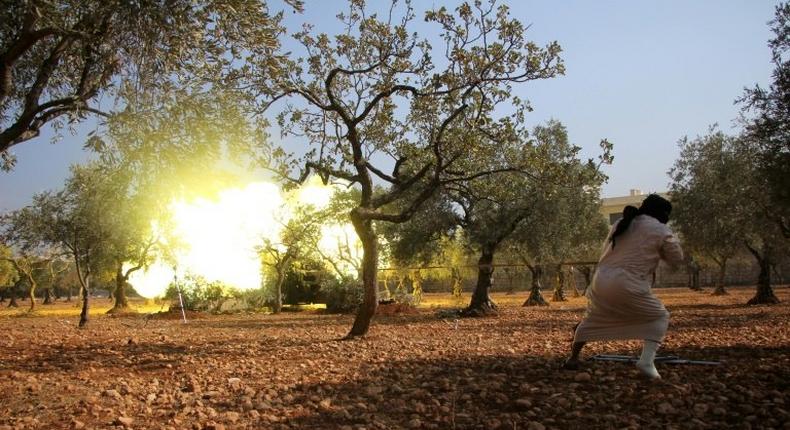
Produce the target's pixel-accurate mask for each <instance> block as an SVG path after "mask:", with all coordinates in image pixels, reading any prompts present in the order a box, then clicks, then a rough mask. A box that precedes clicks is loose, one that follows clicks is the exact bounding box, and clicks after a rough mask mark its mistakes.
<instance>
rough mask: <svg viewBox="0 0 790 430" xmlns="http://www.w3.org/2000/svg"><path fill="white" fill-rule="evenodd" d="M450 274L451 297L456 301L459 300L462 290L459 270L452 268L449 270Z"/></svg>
mask: <svg viewBox="0 0 790 430" xmlns="http://www.w3.org/2000/svg"><path fill="white" fill-rule="evenodd" d="M450 273H451V276H452V279H453V287H452V288H453V297H455V298H456V299H460V298H461V293H462V288H463V284H462V281H463V278H462V277H461V269H459V268H457V267H452V268H451V269H450Z"/></svg>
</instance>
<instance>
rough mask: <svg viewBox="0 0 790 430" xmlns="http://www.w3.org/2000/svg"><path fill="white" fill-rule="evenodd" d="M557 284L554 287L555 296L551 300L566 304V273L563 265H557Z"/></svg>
mask: <svg viewBox="0 0 790 430" xmlns="http://www.w3.org/2000/svg"><path fill="white" fill-rule="evenodd" d="M554 280H555V282H556V284H555V285H554V295H553V296H552V298H551V301H553V302H566V301H568V299H566V298H565V272H564V271H563V270H562V265H561V264H558V265H557V274H556V275H555V278H554Z"/></svg>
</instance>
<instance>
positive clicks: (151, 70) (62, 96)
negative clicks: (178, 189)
mask: <svg viewBox="0 0 790 430" xmlns="http://www.w3.org/2000/svg"><path fill="white" fill-rule="evenodd" d="M289 3H290V4H291V5H292V6H293V7H294V8H296V9H298V10H300V8H301V2H300V1H290V2H289ZM281 18H282V15H281V14H278V13H273V12H272V11H270V10H269V9H268V7H267V6H266V4H265V3H263V2H260V1H257V0H221V1H203V0H197V1H192V0H174V1H168V2H166V3H161V2H145V3H139V2H126V1H103V0H88V1H82V0H80V1H76V0H56V1H51V2H34V1H16V2H13V1H12V2H10V3H9V2H4V3H3V7H2V8H0V40H2V41H3V43H2V46H0V56H1V57H2V60H3V61H2V63H3V67H2V68H0V73H2V77H0V154H2V156H3V161H5V164H4V167H6V168H10V166H11V165H13V162H14V157H13V155H11V154H10V153H9V152H7V150H8V149H9V148H10V147H11V146H13V145H15V144H18V143H21V142H24V141H26V140H29V139H32V138H35V137H37V136H38V135H39V133H40V130H41V128H42V127H43V126H44V125H46V124H48V123H54V124H55V126H56V128H60V127H62V126H63V125H65V124H66V123H75V122H78V121H81V120H82V119H83V118H84V117H85V116H86V115H87V114H99V115H102V116H105V117H106V116H112V115H113V114H114V113H112V112H101V111H100V109H101V108H102V107H104V106H108V105H113V104H112V103H102V104H101V105H100V103H99V100H100V99H101V97H102V96H111V97H114V98H116V99H117V102H118V103H115V104H114V105H115V106H123V107H126V108H128V107H135V106H141V105H149V106H150V107H152V108H154V107H155V106H159V105H160V104H161V102H163V101H165V100H168V99H171V98H173V97H178V95H179V92H180V91H183V90H184V88H192V89H195V88H203V89H209V90H211V89H213V88H214V87H219V86H224V85H226V84H228V85H234V84H236V83H238V82H239V81H241V80H243V79H244V78H245V77H246V78H247V79H249V78H251V77H257V76H262V75H264V76H265V75H272V74H275V73H277V70H278V69H277V67H276V61H275V59H274V58H273V57H272V55H271V53H272V52H273V50H274V49H276V48H277V47H278V46H279V40H278V36H279V34H280V33H281V32H282V31H283V30H282V28H281V27H280V25H279V22H280V20H281ZM141 29H144V31H141ZM252 60H254V61H252ZM141 90H142V91H141ZM143 93H144V94H145V96H142V95H141V94H143ZM141 97H142V98H144V100H140V98H141ZM88 143H89V144H90V145H91V146H92V147H93V148H96V149H98V148H101V147H102V145H103V143H102V142H101V139H99V138H94V139H91V140H89V142H88Z"/></svg>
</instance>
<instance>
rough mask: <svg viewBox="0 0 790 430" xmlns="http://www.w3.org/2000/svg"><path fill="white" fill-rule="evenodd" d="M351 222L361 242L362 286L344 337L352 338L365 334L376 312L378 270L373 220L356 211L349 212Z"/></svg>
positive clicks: (376, 241)
mask: <svg viewBox="0 0 790 430" xmlns="http://www.w3.org/2000/svg"><path fill="white" fill-rule="evenodd" d="M351 223H352V224H353V225H354V230H355V231H356V232H357V236H359V240H360V241H361V242H362V288H363V289H364V294H363V297H362V304H361V305H360V306H359V309H357V316H356V318H354V324H353V325H352V326H351V331H350V332H349V333H348V335H346V339H353V338H355V337H358V336H364V335H365V334H367V332H368V329H369V328H370V321H371V320H372V319H373V315H374V314H375V313H376V307H377V306H378V300H376V271H377V270H378V257H379V256H378V240H377V238H376V232H375V231H374V230H373V222H372V221H371V220H365V219H362V217H361V216H360V215H359V214H358V213H356V212H353V211H352V213H351Z"/></svg>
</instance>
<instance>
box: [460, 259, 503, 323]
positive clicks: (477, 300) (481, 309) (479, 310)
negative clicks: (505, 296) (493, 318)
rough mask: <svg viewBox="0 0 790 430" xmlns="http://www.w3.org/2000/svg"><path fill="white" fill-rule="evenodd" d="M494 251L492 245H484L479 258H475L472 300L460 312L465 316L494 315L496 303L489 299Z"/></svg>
mask: <svg viewBox="0 0 790 430" xmlns="http://www.w3.org/2000/svg"><path fill="white" fill-rule="evenodd" d="M494 252H495V248H494V247H493V246H484V247H483V249H482V251H481V253H480V258H479V259H478V260H477V285H475V291H474V292H473V293H472V301H471V302H470V303H469V306H468V307H467V308H466V309H464V310H463V311H462V312H461V316H465V317H482V316H487V315H496V314H497V307H496V304H495V303H494V302H493V301H492V300H491V296H490V295H489V292H490V291H491V276H492V275H493V274H494V266H493V263H494Z"/></svg>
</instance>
